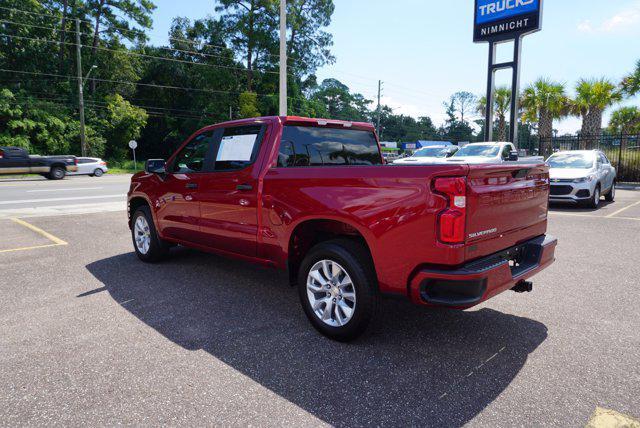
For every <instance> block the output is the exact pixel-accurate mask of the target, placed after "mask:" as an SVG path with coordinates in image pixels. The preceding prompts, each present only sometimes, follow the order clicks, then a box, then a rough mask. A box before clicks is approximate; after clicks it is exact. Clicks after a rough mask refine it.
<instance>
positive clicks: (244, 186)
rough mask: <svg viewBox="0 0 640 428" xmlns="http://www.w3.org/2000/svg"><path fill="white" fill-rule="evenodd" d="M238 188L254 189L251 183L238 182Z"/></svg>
mask: <svg viewBox="0 0 640 428" xmlns="http://www.w3.org/2000/svg"><path fill="white" fill-rule="evenodd" d="M236 190H253V186H252V185H251V184H238V185H237V186H236Z"/></svg>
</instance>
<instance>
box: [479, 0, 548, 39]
mask: <svg viewBox="0 0 640 428" xmlns="http://www.w3.org/2000/svg"><path fill="white" fill-rule="evenodd" d="M475 1H476V7H475V15H474V16H475V20H474V25H473V41H474V42H487V41H498V40H511V39H515V38H517V37H519V36H521V35H523V34H528V33H533V32H534V31H538V30H540V26H541V24H542V19H541V12H542V0H475Z"/></svg>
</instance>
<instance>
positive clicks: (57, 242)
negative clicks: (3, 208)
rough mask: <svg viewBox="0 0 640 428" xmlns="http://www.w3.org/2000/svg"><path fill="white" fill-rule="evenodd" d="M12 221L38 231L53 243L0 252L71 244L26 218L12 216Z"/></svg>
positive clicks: (5, 251)
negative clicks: (27, 220) (28, 221)
mask: <svg viewBox="0 0 640 428" xmlns="http://www.w3.org/2000/svg"><path fill="white" fill-rule="evenodd" d="M11 221H13V222H14V223H17V224H19V225H20V226H23V227H26V228H27V229H29V230H31V231H32V232H35V233H37V234H38V235H40V236H42V237H44V238H46V239H48V240H49V241H51V242H53V244H45V245H34V246H31V247H19V248H9V249H7V250H0V253H11V252H14V251H26V250H35V249H38V248H49V247H58V246H60V245H69V244H68V243H67V242H66V241H63V240H62V239H60V238H58V237H57V236H54V235H52V234H50V233H49V232H46V231H44V230H42V229H40V228H39V227H37V226H34V225H32V224H31V223H27V222H26V221H24V220H20V219H19V218H15V217H14V218H12V219H11Z"/></svg>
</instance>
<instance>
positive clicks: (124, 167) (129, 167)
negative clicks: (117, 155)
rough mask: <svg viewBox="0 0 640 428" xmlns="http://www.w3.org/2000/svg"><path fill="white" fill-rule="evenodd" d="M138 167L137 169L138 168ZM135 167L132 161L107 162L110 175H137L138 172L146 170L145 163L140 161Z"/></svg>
mask: <svg viewBox="0 0 640 428" xmlns="http://www.w3.org/2000/svg"><path fill="white" fill-rule="evenodd" d="M136 166H137V168H136ZM136 166H134V164H133V161H132V160H125V161H117V160H112V161H107V167H108V168H109V174H135V173H136V172H139V171H142V170H143V169H144V161H143V160H139V161H138V162H137V165H136Z"/></svg>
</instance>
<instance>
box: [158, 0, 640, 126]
mask: <svg viewBox="0 0 640 428" xmlns="http://www.w3.org/2000/svg"><path fill="white" fill-rule="evenodd" d="M155 3H156V5H157V9H156V11H155V12H154V16H153V19H154V29H153V31H152V36H151V42H152V43H166V35H167V32H168V29H169V27H170V25H171V20H172V19H173V18H174V17H176V16H184V17H188V18H191V19H198V18H202V17H204V16H206V15H209V14H213V13H214V11H213V9H214V1H213V0H185V1H181V2H176V1H175V0H155ZM334 4H335V12H334V15H333V20H332V23H331V25H330V27H329V28H328V29H327V31H329V32H330V33H331V34H333V41H334V46H333V47H332V49H331V50H332V52H333V54H334V55H335V57H336V62H335V64H333V65H329V66H325V67H323V68H321V69H320V70H318V72H317V75H318V78H319V79H320V80H322V79H325V78H336V79H338V80H340V81H341V82H343V83H345V84H346V85H347V86H349V88H350V89H351V90H352V91H356V92H360V93H362V94H363V95H364V96H365V97H367V98H368V99H371V100H375V99H376V97H377V85H378V80H382V81H383V91H382V94H383V95H382V103H383V104H387V105H389V106H390V107H392V108H393V109H394V112H395V113H396V114H407V115H411V116H414V117H418V116H425V115H426V116H429V117H431V118H432V120H433V121H434V122H435V123H436V124H437V125H439V124H441V123H442V122H443V121H444V118H445V115H444V107H443V105H442V104H443V102H444V101H446V100H447V99H448V98H449V96H450V95H451V94H452V93H454V92H456V91H461V90H464V91H469V92H473V93H474V94H478V95H481V94H483V93H484V92H485V91H486V81H487V54H488V45H487V44H486V43H480V44H474V43H473V41H472V39H473V35H472V26H473V0H449V1H443V0H395V1H389V0H334ZM512 51H513V48H512V46H510V45H506V44H505V45H501V46H500V47H499V48H498V58H497V59H498V61H506V60H509V59H510V55H512ZM639 59H640V0H609V1H601V0H545V1H544V10H543V21H542V31H540V32H538V33H535V34H531V35H528V36H526V37H525V38H524V42H523V45H522V62H521V67H522V72H521V85H522V87H523V88H524V87H525V86H526V85H527V84H528V83H530V82H532V81H534V80H535V79H537V78H538V77H548V78H551V79H553V80H556V81H559V82H562V83H565V84H566V85H567V88H568V90H569V93H570V94H573V88H574V87H575V84H576V82H577V81H578V80H579V79H580V78H596V77H608V78H610V79H612V81H614V82H616V83H617V82H619V81H620V79H621V78H622V77H623V76H624V75H626V74H628V73H629V72H630V71H631V70H632V69H633V67H634V64H635V62H636V61H637V60H639ZM510 81H511V72H510V70H503V71H500V72H498V75H497V81H496V84H498V85H499V84H507V83H508V82H510ZM628 104H635V105H640V97H636V98H635V99H632V100H627V101H625V102H623V103H622V104H621V105H628ZM610 110H611V109H610ZM607 120H608V113H607V114H605V121H607ZM605 125H606V124H605ZM554 128H555V129H557V130H558V131H559V132H560V134H563V133H568V132H571V133H573V132H576V131H578V130H579V128H580V120H579V119H578V118H570V119H565V120H563V121H557V122H556V123H555V124H554Z"/></svg>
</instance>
